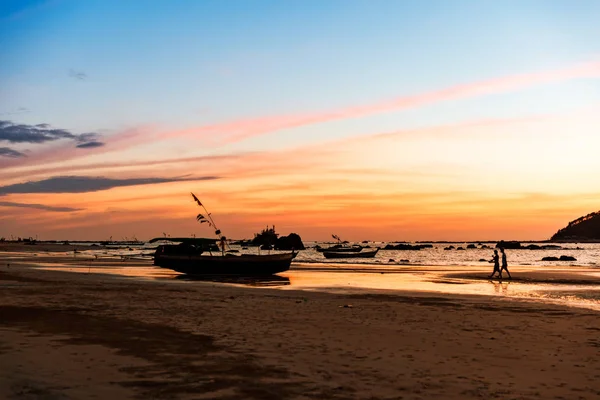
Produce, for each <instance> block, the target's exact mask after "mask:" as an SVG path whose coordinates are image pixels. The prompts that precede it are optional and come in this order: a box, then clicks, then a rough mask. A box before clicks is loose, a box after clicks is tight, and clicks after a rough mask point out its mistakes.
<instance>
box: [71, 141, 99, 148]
mask: <svg viewBox="0 0 600 400" xmlns="http://www.w3.org/2000/svg"><path fill="white" fill-rule="evenodd" d="M102 146H104V143H102V142H87V143H81V144H78V145H77V146H75V147H77V148H78V149H93V148H96V147H102Z"/></svg>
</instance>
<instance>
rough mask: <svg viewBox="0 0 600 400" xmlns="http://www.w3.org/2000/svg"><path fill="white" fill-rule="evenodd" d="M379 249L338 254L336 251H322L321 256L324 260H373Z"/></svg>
mask: <svg viewBox="0 0 600 400" xmlns="http://www.w3.org/2000/svg"><path fill="white" fill-rule="evenodd" d="M378 251H379V249H378V248H377V249H375V250H372V251H361V252H358V253H353V252H338V251H324V252H323V255H324V256H325V258H373V257H375V255H376V254H377V252H378Z"/></svg>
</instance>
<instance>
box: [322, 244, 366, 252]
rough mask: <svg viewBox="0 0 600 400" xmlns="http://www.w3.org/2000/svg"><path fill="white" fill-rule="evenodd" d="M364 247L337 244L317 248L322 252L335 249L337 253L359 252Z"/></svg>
mask: <svg viewBox="0 0 600 400" xmlns="http://www.w3.org/2000/svg"><path fill="white" fill-rule="evenodd" d="M362 249H363V247H362V246H352V247H347V246H342V245H341V244H336V245H333V246H331V247H327V248H323V247H317V248H316V250H317V251H318V252H321V253H323V252H326V251H334V252H336V253H358V252H359V251H361V250H362Z"/></svg>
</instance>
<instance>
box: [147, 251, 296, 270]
mask: <svg viewBox="0 0 600 400" xmlns="http://www.w3.org/2000/svg"><path fill="white" fill-rule="evenodd" d="M160 250H161V249H160V246H159V248H158V249H157V251H156V253H155V255H154V265H157V266H159V267H162V268H167V269H172V270H173V271H177V272H181V273H183V274H188V275H244V276H264V275H273V274H277V273H279V272H284V271H287V270H289V269H290V265H291V263H292V260H293V259H294V257H295V256H296V254H297V253H286V254H271V255H249V254H243V255H225V256H221V255H219V256H213V255H201V254H168V253H165V252H161V251H160Z"/></svg>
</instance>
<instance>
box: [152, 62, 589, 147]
mask: <svg viewBox="0 0 600 400" xmlns="http://www.w3.org/2000/svg"><path fill="white" fill-rule="evenodd" d="M597 77H600V62H588V63H582V64H577V65H574V66H571V67H567V68H562V69H554V70H548V71H541V72H535V73H528V74H517V75H510V76H505V77H500V78H496V79H489V80H484V81H479V82H473V83H468V84H462V85H456V86H452V87H449V88H445V89H441V90H436V91H431V92H425V93H420V94H416V95H412V96H405V97H399V98H396V99H392V100H387V101H382V102H377V103H372V104H366V105H362V106H356V107H347V108H341V109H337V110H331V111H326V112H321V113H313V114H304V115H287V116H270V117H263V118H255V119H246V120H238V121H231V122H225V123H219V124H214V125H205V126H200V127H196V128H190V129H185V130H180V131H174V132H169V133H166V134H165V135H164V137H166V138H168V137H178V136H196V137H198V136H199V137H213V136H214V135H215V134H219V135H220V137H221V138H222V140H223V141H224V142H226V143H233V142H239V141H242V140H245V139H249V138H252V137H255V136H260V135H263V134H266V133H271V132H276V131H280V130H284V129H291V128H297V127H300V126H305V125H312V124H317V123H323V122H329V121H335V120H341V119H352V118H360V117H365V116H369V115H374V114H379V113H385V112H393V111H400V110H405V109H410V108H415V107H420V106H426V105H430V104H435V103H438V102H442V101H448V100H458V99H463V98H468V97H476V96H483V95H492V94H498V93H505V92H510V91H516V90H522V89H526V88H529V87H532V86H536V85H542V84H547V83H552V82H560V81H566V80H572V79H581V78H597Z"/></svg>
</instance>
